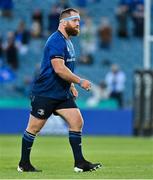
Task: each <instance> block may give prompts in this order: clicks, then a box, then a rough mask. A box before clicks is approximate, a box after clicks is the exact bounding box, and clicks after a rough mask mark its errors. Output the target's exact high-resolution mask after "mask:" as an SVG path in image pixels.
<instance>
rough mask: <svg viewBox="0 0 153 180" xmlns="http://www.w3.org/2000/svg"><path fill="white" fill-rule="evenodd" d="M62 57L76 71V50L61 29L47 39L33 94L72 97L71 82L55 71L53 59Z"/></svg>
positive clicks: (56, 97)
mask: <svg viewBox="0 0 153 180" xmlns="http://www.w3.org/2000/svg"><path fill="white" fill-rule="evenodd" d="M53 58H61V59H63V60H64V61H65V66H67V67H68V68H69V69H70V70H71V71H72V72H74V65H75V51H74V48H73V44H72V42H71V40H69V39H66V38H65V37H64V36H63V34H62V33H61V32H60V31H56V32H55V33H53V34H52V35H51V36H50V37H49V38H48V40H47V42H46V44H45V48H44V56H43V60H42V63H41V69H40V74H39V76H38V77H37V78H36V79H35V81H34V84H33V88H32V95H38V96H42V97H50V98H53V99H59V100H64V99H68V98H70V97H72V95H71V92H70V83H69V82H67V81H66V80H64V79H62V78H60V77H59V76H58V75H57V74H56V73H55V71H54V69H53V67H52V64H51V59H53Z"/></svg>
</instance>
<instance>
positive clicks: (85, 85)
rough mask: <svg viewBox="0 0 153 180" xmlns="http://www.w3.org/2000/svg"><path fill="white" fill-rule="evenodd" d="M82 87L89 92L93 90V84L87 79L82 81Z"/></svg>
mask: <svg viewBox="0 0 153 180" xmlns="http://www.w3.org/2000/svg"><path fill="white" fill-rule="evenodd" d="M80 86H81V87H82V88H83V89H85V90H87V91H90V89H91V83H90V81H88V80H86V79H83V80H81V83H80Z"/></svg>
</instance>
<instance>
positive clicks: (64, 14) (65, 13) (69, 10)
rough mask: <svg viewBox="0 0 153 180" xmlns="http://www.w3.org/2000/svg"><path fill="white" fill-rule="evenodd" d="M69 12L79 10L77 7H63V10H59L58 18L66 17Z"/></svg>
mask: <svg viewBox="0 0 153 180" xmlns="http://www.w3.org/2000/svg"><path fill="white" fill-rule="evenodd" d="M71 12H76V13H79V11H78V10H77V9H74V8H67V9H64V10H63V11H61V13H60V17H59V20H61V19H63V18H66V17H68V16H70V15H71Z"/></svg>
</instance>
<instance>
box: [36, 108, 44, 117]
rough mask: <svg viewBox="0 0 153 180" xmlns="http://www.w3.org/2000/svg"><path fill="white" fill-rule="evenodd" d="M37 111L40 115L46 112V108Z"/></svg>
mask: <svg viewBox="0 0 153 180" xmlns="http://www.w3.org/2000/svg"><path fill="white" fill-rule="evenodd" d="M37 113H38V114H39V115H40V116H43V115H44V114H45V110H44V109H38V111H37Z"/></svg>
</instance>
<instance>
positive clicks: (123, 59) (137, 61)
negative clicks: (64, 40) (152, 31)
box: [0, 0, 143, 105]
mask: <svg viewBox="0 0 153 180" xmlns="http://www.w3.org/2000/svg"><path fill="white" fill-rule="evenodd" d="M13 2H14V9H13V17H12V18H11V19H7V18H5V17H2V16H0V21H1V24H3V25H2V26H0V34H1V36H2V37H3V39H6V32H8V31H15V30H16V29H17V26H18V24H19V22H20V20H21V19H23V20H24V21H25V22H26V26H27V28H28V29H29V30H30V29H31V24H32V18H31V16H32V12H33V11H34V10H35V9H36V8H39V9H41V10H42V12H43V18H44V19H43V20H44V29H47V16H48V13H49V11H50V8H51V5H53V4H54V3H56V2H57V1H55V0H45V1H42V0H36V1H33V0H26V1H22V2H21V1H20V0H14V1H13ZM89 2H90V3H88V4H87V7H86V9H87V12H86V13H87V16H90V17H91V18H92V20H93V22H94V24H99V23H100V19H101V17H103V16H105V17H108V18H109V20H110V22H111V25H112V29H113V39H112V45H111V48H110V49H109V50H107V49H101V48H99V47H97V49H96V51H95V53H94V63H93V64H92V65H90V66H88V65H78V66H77V70H76V72H77V74H80V75H82V76H83V77H87V78H89V79H90V80H91V81H92V82H93V83H96V84H98V83H99V82H100V81H102V80H104V77H105V75H106V73H107V72H108V70H109V66H107V65H105V64H104V61H105V60H108V61H109V62H110V63H116V64H119V65H120V67H121V69H122V70H123V71H124V72H125V74H126V76H127V77H128V78H127V80H126V89H125V99H126V104H127V105H131V103H132V83H133V81H132V79H133V73H134V70H135V69H138V68H141V67H142V63H143V52H142V50H143V41H142V39H141V38H136V37H133V36H132V35H130V37H129V38H128V39H121V38H119V37H117V35H116V29H117V21H116V15H115V10H116V8H117V6H118V2H119V0H113V1H107V0H99V1H89ZM69 5H70V6H73V7H76V1H75V0H72V1H70V2H69ZM130 27H131V24H129V26H128V28H129V31H130V34H132V32H131V28H130ZM46 38H47V36H44V37H43V38H39V39H31V41H30V44H29V48H28V49H29V50H28V53H27V54H24V55H22V54H19V60H20V61H19V69H18V70H17V71H16V72H15V73H16V79H15V80H14V81H12V82H7V83H3V84H1V85H0V86H1V88H0V96H1V97H3V98H4V97H5V98H14V97H24V96H25V94H24V93H22V92H23V91H22V92H21V91H16V90H15V88H14V86H19V87H23V88H24V86H26V85H25V83H24V80H25V77H26V76H30V77H32V76H34V67H35V66H36V64H38V63H39V62H40V60H41V57H42V50H43V45H44V42H45V40H46ZM73 41H74V46H75V48H76V50H77V51H76V53H77V56H78V57H79V55H80V46H78V44H79V43H80V39H79V38H74V40H73ZM79 90H80V98H84V99H86V98H88V97H89V96H90V95H91V93H88V94H87V93H85V92H84V91H83V90H81V89H80V88H79Z"/></svg>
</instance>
